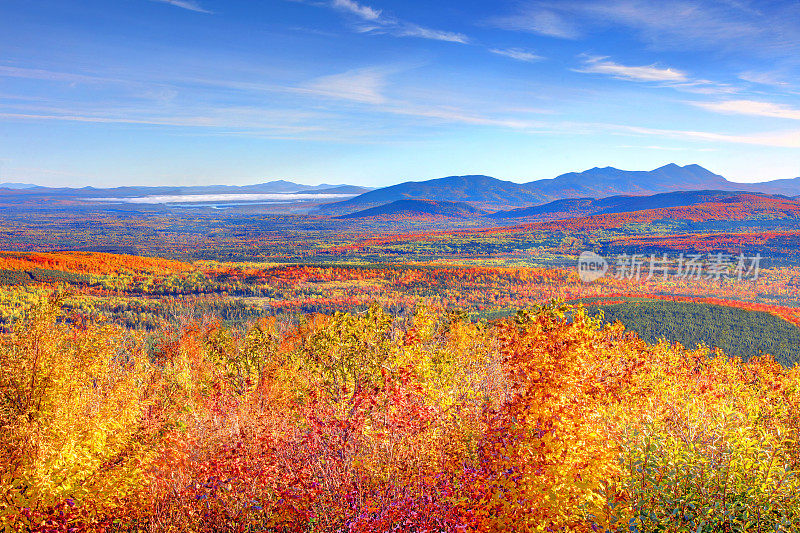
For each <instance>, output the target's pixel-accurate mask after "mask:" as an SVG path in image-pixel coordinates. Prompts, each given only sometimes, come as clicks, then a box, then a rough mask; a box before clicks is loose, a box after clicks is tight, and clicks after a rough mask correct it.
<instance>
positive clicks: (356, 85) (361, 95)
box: [296, 68, 390, 104]
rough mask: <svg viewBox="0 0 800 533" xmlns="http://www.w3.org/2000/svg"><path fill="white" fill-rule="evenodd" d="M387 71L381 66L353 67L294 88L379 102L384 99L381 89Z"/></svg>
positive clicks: (383, 85) (325, 94)
mask: <svg viewBox="0 0 800 533" xmlns="http://www.w3.org/2000/svg"><path fill="white" fill-rule="evenodd" d="M389 73H390V71H389V70H387V69H382V68H363V69H354V70H349V71H347V72H343V73H340V74H333V75H330V76H322V77H320V78H317V79H315V80H313V81H312V82H310V83H308V84H306V85H304V86H302V87H299V88H297V89H296V90H297V91H298V92H304V93H311V94H316V95H320V96H326V97H330V98H337V99H343V100H352V101H354V102H361V103H367V104H381V103H384V102H385V101H386V97H385V96H384V95H383V90H384V89H385V87H386V76H387V75H388V74H389Z"/></svg>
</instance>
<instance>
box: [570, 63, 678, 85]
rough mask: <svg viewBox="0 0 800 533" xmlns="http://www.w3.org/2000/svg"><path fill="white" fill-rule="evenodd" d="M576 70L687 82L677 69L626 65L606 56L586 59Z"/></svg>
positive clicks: (635, 79) (660, 80)
mask: <svg viewBox="0 0 800 533" xmlns="http://www.w3.org/2000/svg"><path fill="white" fill-rule="evenodd" d="M575 70H576V72H583V73H587V74H606V75H609V76H613V77H615V78H620V79H625V80H632V81H656V82H687V81H689V78H688V76H687V75H686V74H685V73H684V72H681V71H679V70H674V69H671V68H661V67H657V66H655V65H644V66H627V65H620V64H619V63H615V62H613V61H611V60H609V59H608V58H607V57H593V58H589V59H587V60H586V63H585V64H584V66H583V67H582V68H580V69H575Z"/></svg>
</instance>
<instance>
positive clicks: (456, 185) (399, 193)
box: [319, 175, 547, 215]
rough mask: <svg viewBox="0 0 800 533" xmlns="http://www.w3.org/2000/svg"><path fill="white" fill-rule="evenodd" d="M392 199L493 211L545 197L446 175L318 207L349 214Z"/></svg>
mask: <svg viewBox="0 0 800 533" xmlns="http://www.w3.org/2000/svg"><path fill="white" fill-rule="evenodd" d="M396 200H435V201H449V202H470V203H472V204H473V205H474V206H475V207H479V208H482V209H493V210H497V209H508V208H510V207H517V206H520V205H529V204H532V203H541V202H543V201H546V200H547V198H546V197H543V196H542V195H540V194H537V193H535V192H533V191H530V190H528V189H527V188H525V187H524V186H523V185H520V184H519V183H513V182H511V181H503V180H499V179H497V178H492V177H489V176H480V175H471V176H448V177H446V178H439V179H433V180H428V181H408V182H405V183H400V184H397V185H392V186H390V187H383V188H381V189H376V190H374V191H370V192H367V193H364V194H362V195H360V196H357V197H356V198H352V199H350V200H345V201H343V202H337V203H334V204H327V205H324V206H321V207H320V209H319V212H320V213H321V214H331V215H339V214H346V213H353V212H355V211H361V210H364V209H368V208H370V207H377V206H379V205H383V204H388V203H391V202H394V201H396Z"/></svg>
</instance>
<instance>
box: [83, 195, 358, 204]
mask: <svg viewBox="0 0 800 533" xmlns="http://www.w3.org/2000/svg"><path fill="white" fill-rule="evenodd" d="M354 196H357V195H356V194H329V193H327V194H326V193H264V194H176V195H150V196H135V197H130V198H90V200H92V201H94V202H108V203H126V204H180V203H203V202H234V203H235V202H253V201H258V200H274V201H278V202H291V201H314V200H341V199H343V198H352V197H354Z"/></svg>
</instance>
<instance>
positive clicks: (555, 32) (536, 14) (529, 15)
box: [489, 7, 581, 39]
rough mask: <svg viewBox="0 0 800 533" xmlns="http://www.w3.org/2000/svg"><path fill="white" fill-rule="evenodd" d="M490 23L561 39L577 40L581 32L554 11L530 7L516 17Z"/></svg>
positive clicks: (512, 16)
mask: <svg viewBox="0 0 800 533" xmlns="http://www.w3.org/2000/svg"><path fill="white" fill-rule="evenodd" d="M489 23H490V24H491V25H493V26H496V27H498V28H502V29H505V30H512V31H524V32H529V33H538V34H539V35H546V36H548V37H558V38H561V39H577V38H579V37H580V36H581V32H580V31H579V30H578V28H577V26H576V25H575V24H574V23H572V22H571V21H569V20H568V19H567V18H566V17H563V16H561V15H559V14H558V13H556V12H555V11H553V10H548V9H540V8H538V7H530V8H528V9H525V10H523V11H522V12H520V13H517V14H515V15H509V16H505V17H495V18H493V19H491V20H490V21H489Z"/></svg>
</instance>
